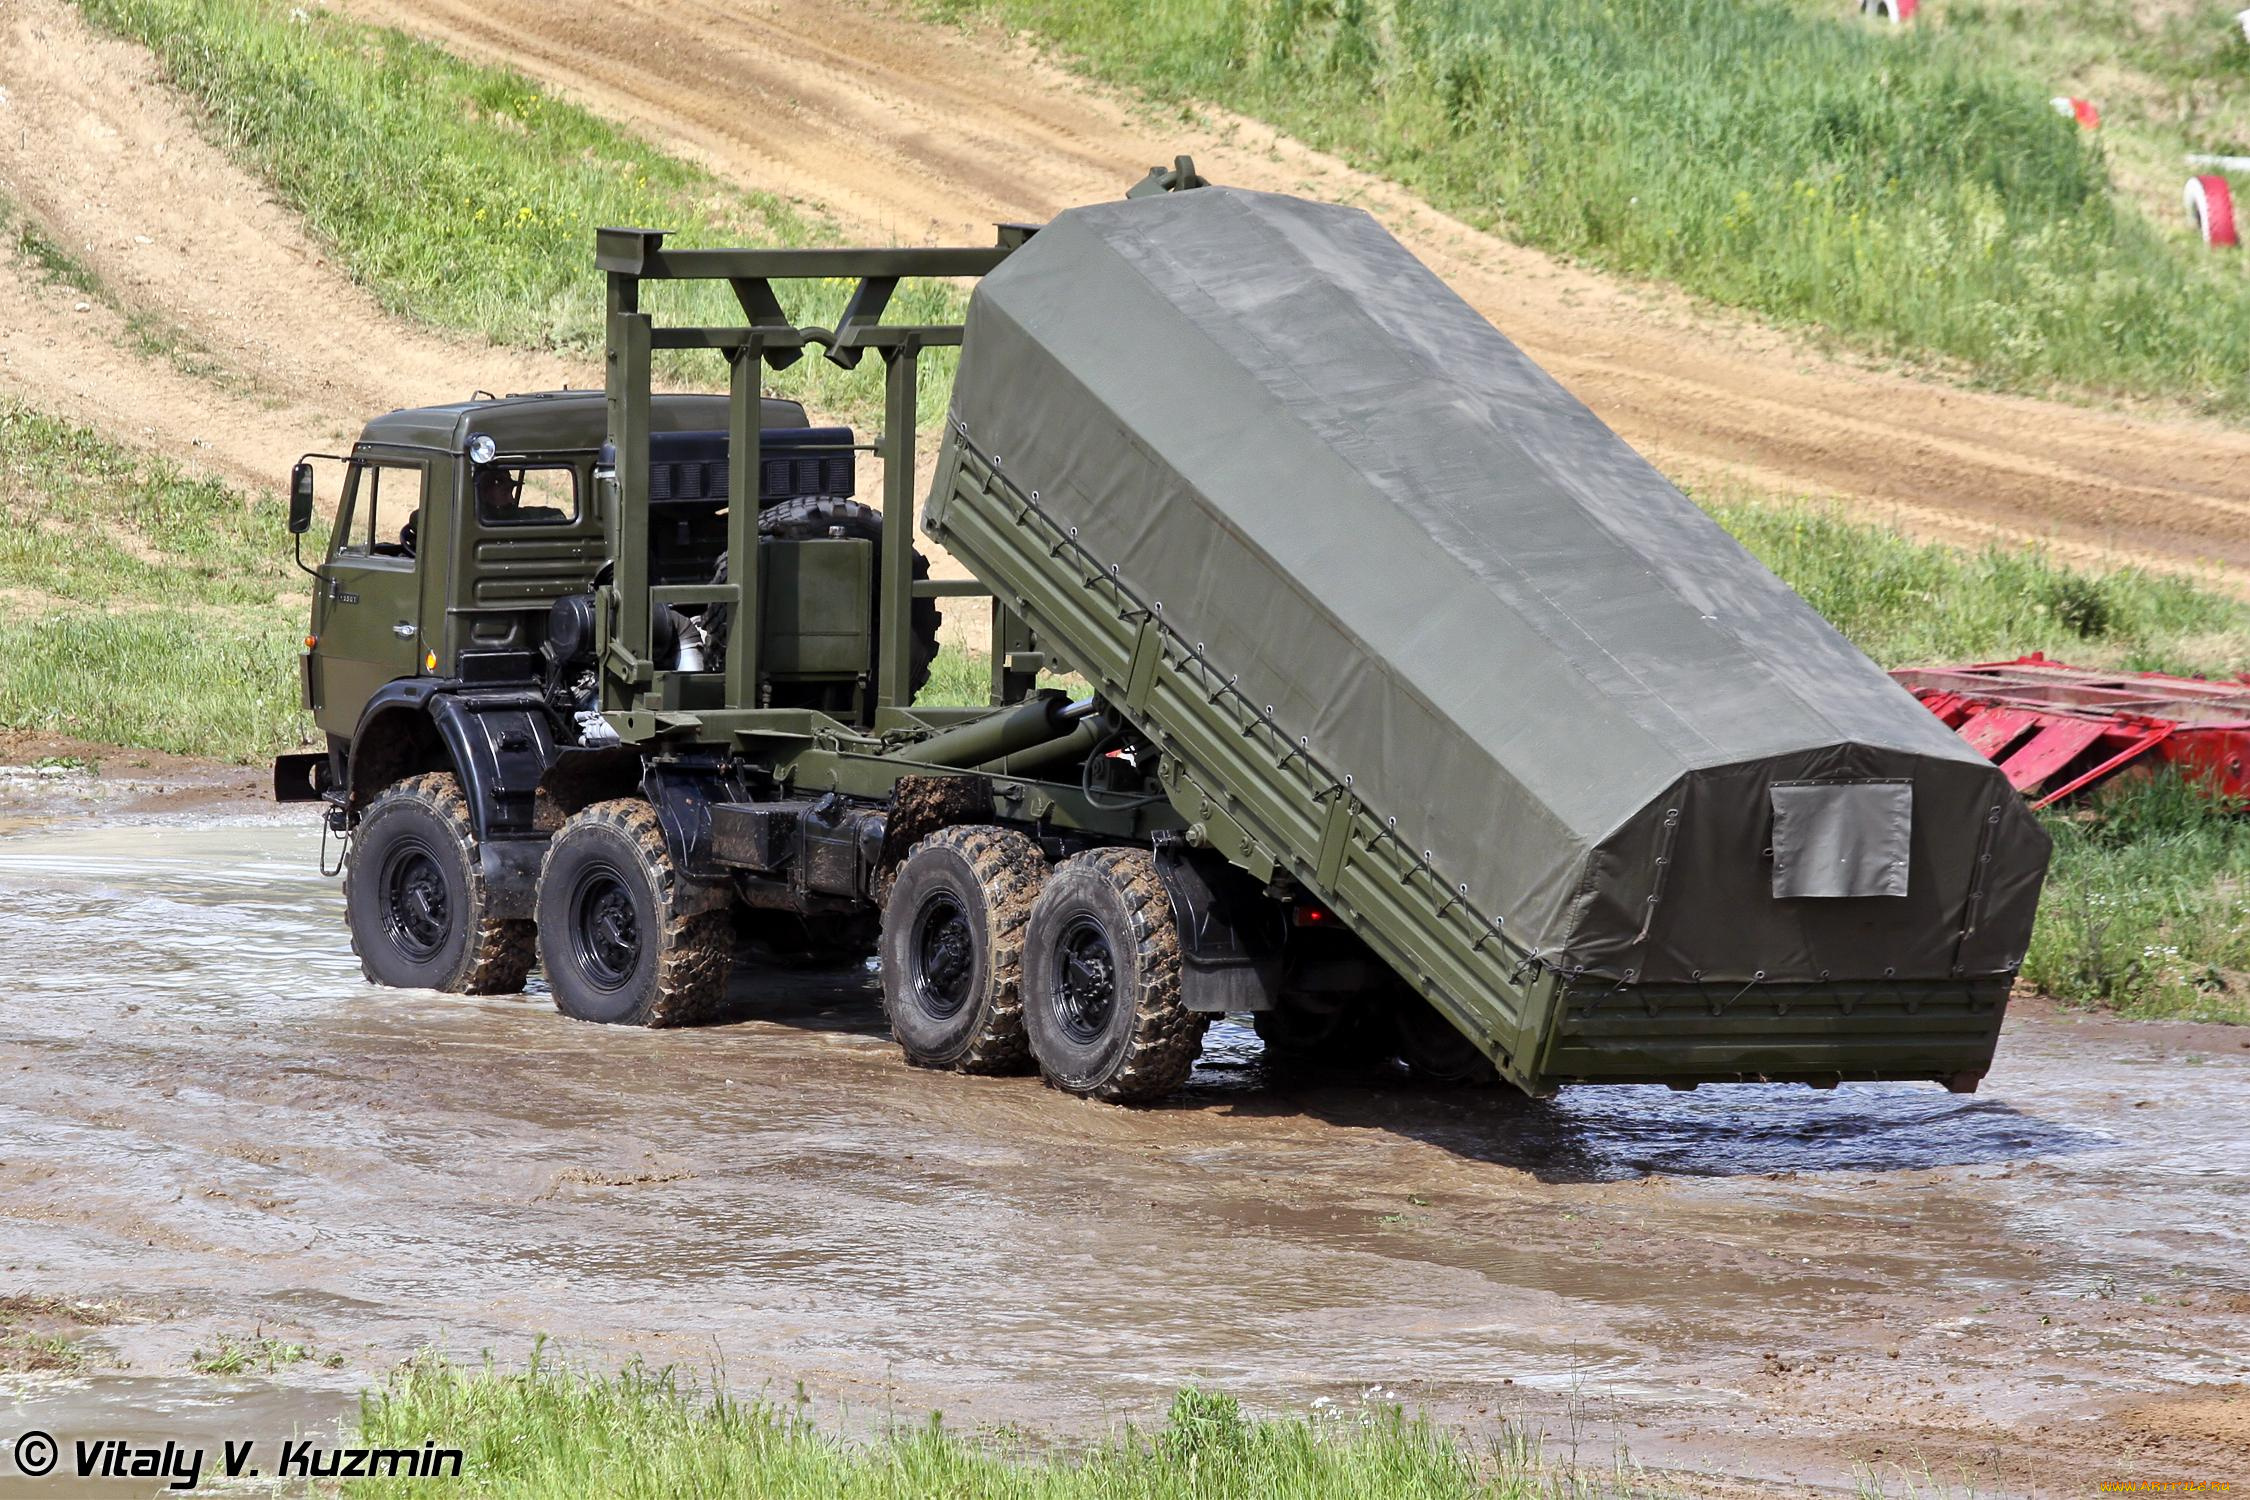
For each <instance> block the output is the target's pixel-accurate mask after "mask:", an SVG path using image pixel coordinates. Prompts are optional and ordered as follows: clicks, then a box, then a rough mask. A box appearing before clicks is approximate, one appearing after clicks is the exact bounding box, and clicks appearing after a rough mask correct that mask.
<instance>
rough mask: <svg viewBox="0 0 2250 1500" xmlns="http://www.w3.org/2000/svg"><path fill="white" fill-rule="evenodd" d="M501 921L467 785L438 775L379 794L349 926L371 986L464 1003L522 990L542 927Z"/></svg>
mask: <svg viewBox="0 0 2250 1500" xmlns="http://www.w3.org/2000/svg"><path fill="white" fill-rule="evenodd" d="M491 912H492V900H491V893H490V892H489V891H488V890H486V888H485V883H484V872H483V866H482V864H481V862H480V861H479V858H478V854H477V835H476V825H475V824H474V823H473V822H471V821H470V817H469V803H468V799H467V798H465V797H463V796H462V795H461V787H460V783H458V782H457V781H455V780H454V779H453V777H452V775H451V774H450V773H447V772H443V771H432V772H428V773H426V774H424V775H420V776H409V777H407V778H406V779H405V780H404V781H399V782H394V783H392V784H391V785H390V786H387V787H385V788H384V789H383V790H382V791H380V792H378V793H377V794H376V795H375V798H374V800H373V801H371V802H370V803H368V806H367V811H366V812H365V813H363V814H361V815H360V820H359V828H358V829H357V830H356V832H355V833H354V835H353V838H352V849H351V857H350V858H349V859H348V860H347V861H345V864H344V914H345V920H346V921H347V923H348V924H349V925H350V928H351V935H352V952H354V953H355V954H357V955H359V966H360V970H361V972H363V973H365V974H366V975H367V978H368V980H369V982H370V983H373V984H382V985H390V986H392V987H394V988H398V989H425V990H445V991H449V992H451V993H453V994H456V995H507V994H513V993H515V992H516V991H518V990H521V989H522V988H523V981H524V976H525V975H526V974H528V973H530V972H531V960H532V951H533V944H534V941H535V939H534V934H533V932H532V924H531V923H530V922H527V921H521V920H509V921H502V920H500V919H498V918H496V917H494V916H493V915H492V914H491Z"/></svg>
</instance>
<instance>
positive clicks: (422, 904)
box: [380, 839, 453, 963]
mask: <svg viewBox="0 0 2250 1500" xmlns="http://www.w3.org/2000/svg"><path fill="white" fill-rule="evenodd" d="M380 888H381V890H382V893H383V928H384V930H385V931H386V932H388V933H389V934H390V935H391V941H392V942H393V943H396V944H397V945H398V948H399V951H400V952H401V953H404V954H405V955H406V956H407V957H408V958H411V959H413V960H414V961H415V962H416V963H422V962H425V961H427V960H429V959H431V958H434V957H436V956H437V952H438V950H439V949H440V948H443V947H444V946H445V940H446V938H447V936H449V935H450V934H451V932H452V931H453V895H452V892H450V891H449V890H447V889H446V884H445V871H444V870H442V869H440V868H439V866H438V862H437V859H436V857H435V856H433V855H432V854H431V853H430V848H429V846H428V845H427V844H424V843H422V842H421V841H420V840H418V839H402V840H400V841H399V842H398V843H396V844H393V845H392V846H391V849H390V852H389V854H388V855H386V856H385V857H384V860H383V878H382V881H381V886H380Z"/></svg>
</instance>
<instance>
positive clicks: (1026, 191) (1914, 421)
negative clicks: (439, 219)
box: [345, 0, 2250, 584]
mask: <svg viewBox="0 0 2250 1500" xmlns="http://www.w3.org/2000/svg"><path fill="white" fill-rule="evenodd" d="M345 8H346V9H348V10H350V11H352V12H354V13H355V14H359V15H364V16H367V17H369V18H372V19H378V20H383V21H388V22H392V23H395V24H398V25H401V26H404V27H406V28H408V29H410V30H414V31H418V32H422V33H424V34H427V35H430V36H433V37H436V38H439V39H441V40H443V41H444V42H445V43H446V44H448V45H449V46H452V47H455V48H457V49H459V50H461V51H463V52H466V53H469V54H472V55H476V56H480V57H484V58H486V59H490V60H495V61H499V62H504V63H506V64H509V65H511V66H514V67H517V68H520V69H522V70H524V71H525V72H527V73H529V74H531V75H532V76H534V77H536V78H538V79H540V80H542V81H543V82H546V83H548V84H550V85H552V86H554V87H555V88H557V89H558V90H560V91H561V92H562V93H564V94H566V95H569V96H571V97H573V98H576V99H579V100H581V101H583V102H585V103H587V104H589V105H590V106H592V107H593V108H595V109H597V110H599V111H601V112H603V113H605V114H608V115H611V116H613V117H616V118H620V119H624V120H627V121H629V122H632V123H634V124H636V125H638V126H640V127H641V128H642V129H643V130H644V131H645V132H646V133H647V134H649V135H650V136H651V137H653V138H655V139H658V140H661V141H664V142H666V143H668V144H672V145H675V146H679V147H683V148H685V149H687V150H689V151H691V152H693V153H695V154H697V155H700V156H701V157H702V158H703V159H704V160H705V161H706V162H708V163H709V164H710V165H711V166H713V167H714V168H716V169H717V170H719V171H720V172H721V173H723V174H725V175H727V176H729V177H732V178H733V179H735V180H737V181H739V182H743V183H746V184H753V185H756V186H759V187H763V188H767V189H771V190H775V191H779V192H783V193H789V194H794V195H799V196H802V197H805V198H808V199H812V200H815V201H817V202H819V203H821V204H823V205H825V206H826V207H827V208H829V209H830V210H831V211H833V212H834V213H837V214H839V215H841V216H843V217H844V218H845V219H847V220H848V221H851V222H854V223H856V224H857V225H858V226H859V227H860V228H862V229H864V230H865V231H866V232H868V233H871V234H875V235H879V236H883V237H886V238H897V239H901V240H909V241H914V240H934V239H943V240H953V239H966V240H968V241H970V242H981V241H984V240H986V239H988V238H989V237H990V234H991V228H990V225H991V223H992V222H993V221H994V220H1003V219H1028V220H1038V219H1043V218H1046V217H1047V216H1049V215H1051V214H1053V213H1054V212H1055V211H1057V210H1058V209H1062V208H1066V207H1068V206H1070V205H1072V204H1075V203H1082V202H1087V201H1090V200H1095V199H1103V198H1111V197H1115V196H1116V195H1117V194H1118V193H1119V192H1121V191H1122V190H1123V188H1124V186H1125V185H1126V184H1127V183H1128V182H1130V181H1132V180H1133V179H1135V178H1137V177H1138V176H1139V175H1140V174H1141V173H1143V172H1144V171H1146V170H1147V169H1148V167H1149V166H1150V165H1152V164H1154V163H1156V162H1160V161H1169V160H1170V159H1171V157H1172V155H1173V154H1174V153H1176V152H1179V151H1191V152H1193V153H1194V155H1195V158H1196V161H1197V163H1198V165H1199V166H1200V167H1201V168H1202V169H1203V170H1204V171H1205V172H1206V174H1207V175H1209V176H1210V177H1212V178H1213V179H1215V180H1217V181H1221V182H1227V183H1232V184H1236V185H1240V186H1245V187H1255V188H1268V189H1279V190H1287V191H1293V192H1304V193H1309V194H1312V195H1315V196H1319V197H1324V198H1331V199H1337V200H1341V201H1347V202H1357V203H1360V204H1363V205H1365V206H1366V207H1367V208H1369V209H1370V210H1371V211H1373V212H1374V213H1375V214H1376V215H1377V216H1378V217H1380V218H1381V219H1383V220H1384V222H1386V223H1387V224H1389V225H1390V226H1391V227H1392V228H1393V229H1394V230H1395V231H1397V232H1398V233H1399V234H1400V235H1401V236H1402V237H1403V238H1404V239H1405V240H1406V242H1407V243H1408V244H1409V245H1410V246H1412V247H1413V248H1414V250H1415V251H1416V253H1417V254H1419V255H1421V256H1422V257H1423V259H1425V260H1426V261H1428V262H1429V263H1430V265H1431V266H1432V267H1433V268H1434V269H1435V270H1436V271H1437V272H1438V274H1439V275H1441V276H1443V277H1444V278H1445V279H1446V280H1447V281H1448V282H1450V283H1451V284H1452V285H1453V286H1454V287H1455V288H1457V289H1458V290H1459V291H1460V292H1461V293H1462V295H1464V296H1465V297H1467V298H1468V299H1469V301H1470V302H1472V303H1474V304H1475V305H1476V306H1477V307H1478V308H1479V309H1480V310H1481V311H1482V312H1484V313H1485V314H1486V316H1488V317H1489V318H1491V319H1492V321H1493V322H1494V323H1495V324H1497V325H1498V326H1499V327H1500V329H1501V330H1502V331H1503V332H1505V333H1507V334H1508V335H1509V336H1510V337H1512V338H1514V339H1516V340H1517V341H1518V342H1519V343H1521V344H1522V345H1523V346H1524V347H1525V348H1526V349H1527V350H1528V351H1529V352H1530V353H1531V354H1532V355H1533V356H1534V357H1535V358H1536V359H1538V360H1539V361H1540V362H1541V363H1542V364H1544V365H1546V366H1547V367H1548V368H1549V369H1551V370H1552V371H1554V372H1555V374H1556V375H1557V376H1559V377H1560V378H1561V379H1562V380H1563V381H1564V383H1565V384H1567V385H1568V386H1570V388H1571V389H1572V390H1573V391H1575V392H1576V393H1577V394H1578V395H1579V396H1580V397H1581V398H1582V399H1584V400H1586V401H1587V402H1588V403H1589V404H1591V405H1592V406H1593V407H1594V409H1595V410H1596V411H1598V412H1600V413H1601V414H1602V415H1603V417H1605V418H1606V419H1607V420H1608V421H1609V422H1610V423H1611V424H1612V425H1613V426H1615V427H1616V428H1617V429H1618V431H1619V432H1621V433H1622V434H1623V435H1624V436H1625V437H1626V438H1627V439H1628V440H1630V441H1631V442H1632V443H1633V444H1634V445H1635V446H1636V447H1638V448H1640V449H1641V450H1642V451H1643V452H1645V453H1647V454H1648V455H1649V456H1650V457H1651V458H1652V459H1654V460H1655V461H1656V462H1657V463H1658V464H1659V465H1660V466H1662V467H1664V468H1666V469H1667V471H1668V472H1670V473H1672V474H1674V475H1675V476H1677V477H1679V478H1682V479H1685V480H1688V481H1690V482H1692V483H1695V484H1699V485H1707V486H1711V487H1714V488H1716V489H1719V490H1725V489H1728V488H1734V487H1740V488H1747V489H1751V490H1755V491H1761V492H1774V493H1786V494H1816V495H1827V496H1835V497H1840V498H1843V499H1846V500H1849V501H1851V502H1853V503H1854V504H1855V505H1856V506H1857V507H1859V508H1861V509H1862V510H1864V511H1865V512H1867V513H1868V514H1869V515H1871V516H1873V517H1877V518H1881V519H1888V520H1895V521H1898V522H1900V523H1903V524H1905V525H1907V526H1909V527H1911V528H1913V529H1915V530H1918V531H1921V532H1924V533H1927V534H1933V535H1940V536H1946V537H1951V538H1959V539H1978V538H1983V537H1987V536H2001V537H2008V538H2026V537H2038V538H2045V539H2048V540H2051V541H2052V542H2053V543H2054V544H2055V545H2056V546H2057V547H2058V548H2060V549H2062V550H2064V551H2066V552H2069V553H2072V554H2074V555H2080V556H2088V557H2091V556H2117V557H2125V558H2138V559H2143V560H2150V561H2160V562H2164V563H2167V564H2170V565H2173V566H2183V565H2193V564H2196V563H2199V562H2200V563H2215V564H2217V565H2220V566H2222V567H2224V568H2226V569H2228V570H2232V571H2233V572H2234V573H2236V574H2237V579H2236V581H2237V583H2238V584H2239V583H2242V582H2244V581H2245V580H2250V571H2246V570H2250V432H2244V431H2240V430H2228V429H2225V428H2221V427H2218V426H2215V425H2212V424H2208V423H2201V422H2191V421H2178V420H2166V419H2163V418H2159V417H2149V416H2134V415H2126V414H2120V413H2116V412H2106V411H2092V410H2084V409H2079V408H2075V407H2069V406H2064V405H2059V404H2055V403H2050V402H2040V401H2030V400H2022V399H2016V398H2010V397H2004V396H1996V395H1991V394H1988V393H1981V392H1974V391H1969V390H1965V389H1961V388H1958V387H1954V386H1949V385H1945V384H1941V383H1936V382H1931V381H1926V380H1916V379H1910V378H1907V377H1904V376H1900V375H1897V374H1892V373H1886V372H1883V371H1880V370H1874V369H1868V368H1862V367H1860V366H1857V365H1855V364H1852V363H1848V362H1843V361H1839V360H1837V359H1834V358H1828V357H1823V356H1821V355H1819V354H1817V353H1815V352H1813V351H1811V350H1809V349H1808V348H1805V347H1803V346H1801V345H1800V344H1799V343H1798V342H1796V341H1793V340H1792V339H1790V338H1788V337H1785V336H1783V335H1780V334H1776V333H1774V332H1773V331H1771V330H1768V329H1763V328H1760V327H1758V326H1756V325H1754V324H1752V323H1750V322H1748V321H1746V320H1742V319H1738V318H1731V317H1725V316H1716V315H1711V314H1707V313H1699V312H1697V311H1695V310H1694V309H1692V308H1690V307H1689V306H1688V305H1687V303H1686V302H1685V300H1684V299H1682V298H1679V297H1677V296H1672V295H1668V294H1664V293H1661V292H1656V291H1644V290H1639V289H1632V288H1627V287H1624V286H1621V285H1620V284H1618V283H1616V282H1614V281H1610V280H1606V279H1603V278H1601V277H1597V276H1594V275H1592V274H1589V273H1587V272H1584V271H1580V270H1576V269H1573V268H1571V267H1568V266H1564V265H1561V264H1559V263H1557V262H1556V261H1554V260H1552V259H1550V258H1548V257H1546V256H1542V255H1539V254H1536V253H1534V252H1531V251H1527V250H1523V249H1521V248H1518V247H1515V246H1511V245H1509V244H1507V243H1505V242H1503V241H1501V240H1499V239H1497V238H1495V237H1493V236H1491V235H1487V234H1482V233H1479V232H1477V231H1475V230H1472V229H1470V228H1468V227H1467V226H1465V225H1463V224H1461V223H1459V222H1457V221H1455V220H1453V219H1450V218H1448V217H1446V216H1444V215H1442V214H1439V213H1436V212H1434V211H1432V210H1431V209H1429V208H1428V207H1426V206H1424V205H1422V204H1420V203H1419V202H1418V201H1417V200H1415V199H1413V198H1412V197H1411V196H1410V195H1408V194H1406V193H1404V192H1402V191H1400V190H1398V189H1396V188H1394V187H1391V186H1389V185H1388V184H1386V183H1384V182H1382V181H1381V180H1379V179H1377V178H1374V177H1371V176H1369V175H1367V174H1365V173H1361V172H1355V171H1353V170H1351V169H1350V168H1348V167H1347V166H1345V165H1343V164H1342V163H1340V162H1338V161H1336V160H1335V159H1333V158H1330V157H1327V156H1323V155H1321V154H1319V153H1317V152H1313V151H1310V150H1307V149H1305V148H1304V147H1303V146H1301V145H1298V144H1296V143H1295V142H1293V141H1291V140H1288V139H1286V138H1282V137H1278V136H1277V135H1276V133H1275V132H1274V131H1272V130H1271V129H1268V128H1266V127H1264V126H1260V125H1258V124H1255V123H1253V122H1250V121H1245V120H1241V119H1238V118H1231V117H1228V116H1225V115H1223V114H1219V113H1216V112H1212V113H1210V114H1209V115H1208V116H1207V118H1206V120H1205V121H1204V122H1202V123H1197V124H1189V123H1184V122H1182V121H1180V120H1179V119H1177V118H1174V117H1172V116H1166V117H1164V118H1161V119H1158V118H1153V117H1151V115H1150V114H1148V113H1147V112H1145V111H1136V110H1134V109H1132V108H1129V107H1127V106H1126V105H1124V104H1123V103H1121V102H1120V101H1119V100H1118V99H1116V98H1115V97H1113V96H1111V95H1110V94H1108V93H1106V92H1104V91H1102V90H1100V89H1096V88H1093V87H1090V86H1088V85H1086V84H1084V83H1082V82H1079V81H1076V80H1073V79H1071V78H1069V77H1067V76H1066V75H1064V74H1062V73H1060V72H1059V71H1058V70H1056V69H1055V68H1053V67H1051V66H1049V65H1047V64H1045V63H1043V62H1041V61H1040V60H1039V59H1037V58H1036V57H1035V56H1034V55H1032V54H1031V53H1030V52H1029V51H1028V50H1026V49H1024V48H1022V47H1019V46H1015V45H1012V44H1010V43H1009V42H1008V41H1007V40H1006V39H1005V38H1001V37H996V36H991V35H967V34H963V33H960V32H956V31H950V30H946V29H942V28H938V27H933V26H930V25H927V24H924V23H921V22H918V21H914V20H911V19H907V18H904V17H902V16H901V15H900V14H898V13H897V12H896V11H895V10H893V9H889V8H883V7H880V6H873V5H869V4H865V3H854V0H773V3H770V4H761V5H758V6H755V7H748V6H738V5H730V4H723V3H719V0H684V3H675V0H621V3H620V0H560V3H548V0H345Z"/></svg>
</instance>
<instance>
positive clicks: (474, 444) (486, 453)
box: [469, 432, 500, 464]
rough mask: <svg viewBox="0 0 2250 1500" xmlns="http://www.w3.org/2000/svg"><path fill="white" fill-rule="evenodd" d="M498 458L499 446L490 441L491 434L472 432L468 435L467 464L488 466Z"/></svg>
mask: <svg viewBox="0 0 2250 1500" xmlns="http://www.w3.org/2000/svg"><path fill="white" fill-rule="evenodd" d="M499 456H500V445H499V444H498V443H496V442H494V441H493V440H492V434H490V433H488V432H472V433H470V434H469V462H471V463H477V464H488V463H491V462H492V461H493V460H494V459H496V458H498V457H499Z"/></svg>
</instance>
